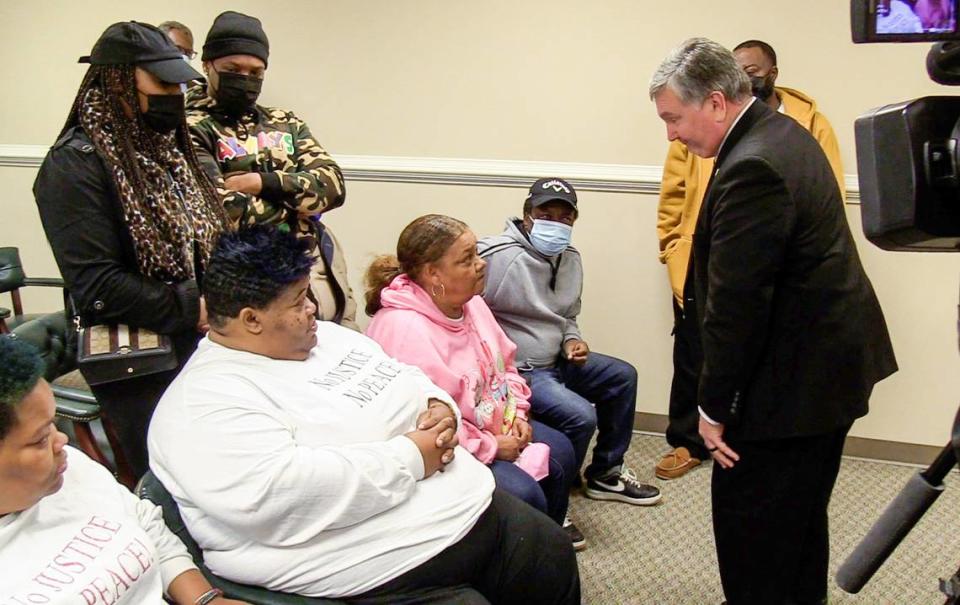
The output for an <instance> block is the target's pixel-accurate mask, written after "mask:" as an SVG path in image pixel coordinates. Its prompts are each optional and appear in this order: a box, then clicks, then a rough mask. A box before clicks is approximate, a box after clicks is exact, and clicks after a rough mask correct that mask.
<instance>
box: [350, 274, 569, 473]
mask: <svg viewBox="0 0 960 605" xmlns="http://www.w3.org/2000/svg"><path fill="white" fill-rule="evenodd" d="M380 300H381V302H382V304H383V308H382V309H380V310H379V311H377V313H376V315H374V316H373V319H372V320H371V322H370V325H369V326H367V336H369V337H370V338H372V339H374V340H375V341H377V342H378V343H380V346H382V347H383V349H384V351H386V353H387V355H390V356H391V357H395V358H397V359H399V360H400V361H402V362H404V363H408V364H410V365H414V366H417V367H419V368H420V369H421V370H423V373H424V374H426V375H427V377H428V378H430V380H431V381H433V383H434V384H436V385H437V386H439V387H440V388H441V389H443V390H445V391H446V392H447V393H449V394H450V396H451V397H453V399H454V400H455V401H456V402H457V405H458V406H459V407H460V413H461V414H462V415H463V420H464V421H463V422H462V423H461V424H460V430H459V433H458V436H459V437H460V445H462V446H463V447H465V448H466V449H467V450H468V451H470V453H472V454H473V455H474V456H476V457H477V459H479V460H480V461H481V462H483V463H484V464H490V463H491V462H493V460H494V458H496V454H497V438H496V435H498V434H500V435H504V434H507V433H509V432H510V429H511V427H512V426H513V421H514V417H518V418H521V419H523V420H526V419H527V416H528V413H529V410H530V402H529V401H528V399H529V397H530V388H529V387H527V383H526V381H524V379H523V378H521V377H520V375H519V374H517V369H516V367H515V366H514V364H513V360H514V355H515V354H516V351H517V347H516V345H514V344H513V343H512V342H511V341H510V339H509V338H507V335H506V334H504V332H503V330H502V329H501V328H500V325H499V324H498V323H497V320H496V319H494V317H493V313H491V312H490V308H489V307H487V304H486V303H485V302H483V299H482V298H481V297H479V296H474V297H473V298H472V299H470V301H469V302H467V304H465V305H464V306H463V318H462V319H450V318H449V317H447V316H446V315H444V314H443V312H441V311H440V309H438V308H437V306H436V305H435V304H434V303H433V299H431V298H430V295H429V294H428V293H427V292H426V291H425V290H424V289H423V288H421V287H420V286H418V285H417V284H416V283H415V282H414V281H413V280H411V279H410V278H409V277H407V275H406V274H401V275H398V276H397V277H396V278H394V280H393V281H392V282H391V283H390V285H389V286H387V287H386V288H384V289H383V292H381V294H380ZM549 454H550V448H549V446H547V445H546V444H544V443H531V444H529V445H528V446H527V447H526V448H524V450H523V452H521V455H520V458H519V459H517V464H518V465H519V466H520V468H522V469H523V470H525V471H526V472H527V473H529V474H530V475H531V476H533V478H534V479H537V480H539V479H542V478H543V477H545V476H546V475H547V472H548V464H549V460H548V458H549Z"/></svg>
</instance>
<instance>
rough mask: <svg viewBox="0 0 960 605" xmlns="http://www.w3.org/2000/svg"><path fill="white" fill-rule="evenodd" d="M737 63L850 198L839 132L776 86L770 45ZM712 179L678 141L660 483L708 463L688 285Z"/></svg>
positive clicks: (799, 96) (666, 188)
mask: <svg viewBox="0 0 960 605" xmlns="http://www.w3.org/2000/svg"><path fill="white" fill-rule="evenodd" d="M734 56H735V57H736V59H737V62H738V63H739V64H740V66H741V67H743V69H744V71H745V72H746V73H747V75H748V76H749V77H750V83H751V85H752V88H753V95H754V96H755V97H757V99H759V100H760V101H763V102H764V103H767V104H768V105H769V106H770V107H771V108H772V109H774V110H776V111H780V112H782V113H785V114H786V115H788V116H790V117H791V118H794V119H795V120H796V121H797V122H799V123H800V124H801V125H802V126H803V127H804V128H806V129H807V130H808V131H810V134H812V135H813V137H814V138H815V139H816V140H817V142H818V143H820V146H821V147H822V148H823V151H824V152H825V153H826V155H827V159H828V160H830V165H831V166H832V167H833V171H834V173H835V174H836V176H837V181H838V182H839V184H840V191H841V193H844V195H845V191H846V188H845V186H844V181H843V166H842V164H841V161H840V147H839V145H838V144H837V137H836V135H835V134H834V132H833V127H832V126H830V122H829V121H827V118H826V117H824V115H823V114H821V113H820V112H819V111H817V104H816V102H815V101H814V100H813V99H811V98H810V97H808V96H807V95H805V94H804V93H802V92H800V91H799V90H795V89H792V88H784V87H779V86H775V85H774V84H775V82H776V80H777V75H779V70H778V68H777V53H776V52H775V51H774V50H773V48H772V47H771V46H770V45H769V44H767V43H766V42H761V41H760V40H748V41H746V42H743V43H741V44H739V45H737V47H736V48H735V49H734ZM712 172H713V159H712V158H701V157H699V156H697V155H695V154H693V153H690V152H689V151H688V150H687V148H686V146H685V145H684V144H683V143H681V142H680V141H673V142H672V143H670V148H669V150H668V151H667V159H666V162H665V163H664V167H663V181H662V183H661V185H660V204H659V206H658V208H657V237H658V239H659V240H660V262H662V263H664V264H665V265H666V266H667V275H668V277H669V279H670V285H671V287H672V288H673V312H674V332H673V335H674V340H673V384H672V385H671V388H670V411H669V414H670V422H669V425H668V426H667V442H668V443H669V444H670V445H671V447H672V448H673V449H671V450H670V451H669V452H667V453H666V454H664V456H663V457H662V458H661V459H660V460H659V461H658V462H657V465H656V469H655V471H654V472H655V474H656V476H657V477H659V478H660V479H675V478H677V477H680V476H682V475H684V474H686V472H687V471H689V470H690V469H691V468H694V467H695V466H697V465H699V464H700V461H701V460H704V459H706V458H708V457H709V456H708V453H707V451H706V449H705V448H704V445H703V440H702V439H701V438H700V435H699V433H698V432H697V426H698V423H699V420H700V415H699V413H698V411H697V383H698V379H699V374H700V363H701V352H700V333H699V330H698V329H697V320H696V317H695V313H696V305H695V304H694V301H693V287H692V285H690V286H689V287H687V284H686V281H687V276H688V267H689V264H690V250H691V246H692V243H693V232H694V229H695V227H696V224H697V214H698V213H699V212H700V202H701V201H702V200H703V195H704V193H705V192H706V189H707V184H708V183H709V181H710V175H711V173H712Z"/></svg>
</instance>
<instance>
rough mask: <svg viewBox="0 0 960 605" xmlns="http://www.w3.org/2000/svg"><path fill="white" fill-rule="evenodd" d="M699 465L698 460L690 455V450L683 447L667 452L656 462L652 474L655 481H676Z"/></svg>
mask: <svg viewBox="0 0 960 605" xmlns="http://www.w3.org/2000/svg"><path fill="white" fill-rule="evenodd" d="M699 465H700V459H699V458H694V457H693V456H691V455H690V450H688V449H687V448H685V447H678V448H676V449H675V450H672V451H670V452H667V453H666V454H664V455H663V457H662V458H660V461H659V462H657V466H656V468H655V469H654V471H653V474H654V475H656V476H657V479H664V480H669V479H677V478H679V477H682V476H684V475H686V474H687V471H689V470H690V469H692V468H693V467H695V466H699Z"/></svg>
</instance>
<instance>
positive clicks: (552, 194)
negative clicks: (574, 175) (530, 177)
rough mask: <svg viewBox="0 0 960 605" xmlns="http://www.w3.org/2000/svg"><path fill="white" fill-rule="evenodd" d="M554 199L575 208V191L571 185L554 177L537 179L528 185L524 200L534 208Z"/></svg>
mask: <svg viewBox="0 0 960 605" xmlns="http://www.w3.org/2000/svg"><path fill="white" fill-rule="evenodd" d="M554 200H557V201H561V202H566V203H568V204H570V205H571V206H573V209H574V210H576V209H577V192H576V191H574V190H573V185H571V184H570V183H568V182H566V181H565V180H563V179H558V178H556V177H547V178H544V179H538V180H537V182H536V183H534V184H533V185H531V186H530V193H529V194H528V195H527V200H526V201H527V202H529V203H530V207H531V208H536V207H537V206H542V205H543V204H546V203H547V202H552V201H554Z"/></svg>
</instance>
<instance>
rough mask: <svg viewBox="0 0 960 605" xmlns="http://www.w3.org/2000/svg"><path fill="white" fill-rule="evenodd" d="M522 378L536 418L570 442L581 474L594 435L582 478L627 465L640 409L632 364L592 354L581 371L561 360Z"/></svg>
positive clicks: (579, 368)
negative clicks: (635, 417)
mask: <svg viewBox="0 0 960 605" xmlns="http://www.w3.org/2000/svg"><path fill="white" fill-rule="evenodd" d="M523 377H524V378H525V379H526V381H527V383H528V384H529V385H530V390H531V391H532V396H531V397H530V405H531V411H532V412H533V415H534V416H535V417H536V418H537V419H538V420H539V421H540V422H542V423H544V424H547V425H549V426H552V427H553V428H555V429H557V430H559V431H560V432H562V433H563V434H564V435H566V436H567V437H568V438H569V439H570V443H572V444H573V451H574V452H575V453H576V470H577V471H579V469H580V467H581V466H582V465H583V461H584V459H586V457H587V448H588V447H589V446H590V438H591V437H593V431H594V430H596V431H597V444H596V446H595V447H594V448H593V458H592V460H591V461H590V465H589V466H588V467H587V469H586V471H585V472H584V475H585V476H586V477H587V478H592V477H597V476H600V475H602V474H604V473H606V472H607V471H609V470H611V469H613V468H616V467H619V466H620V465H622V464H623V455H624V454H625V453H626V451H627V448H629V447H630V439H631V437H632V436H633V415H634V412H635V410H636V408H637V370H636V369H634V367H633V366H632V365H630V364H629V363H627V362H625V361H623V360H621V359H617V358H616V357H610V356H608V355H601V354H600V353H594V352H592V351H591V352H590V354H589V355H587V363H585V364H584V365H582V366H578V365H575V364H572V363H569V362H567V361H566V360H564V359H560V361H559V362H558V363H557V365H556V366H554V367H552V368H538V369H536V370H531V371H528V372H524V373H523Z"/></svg>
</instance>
